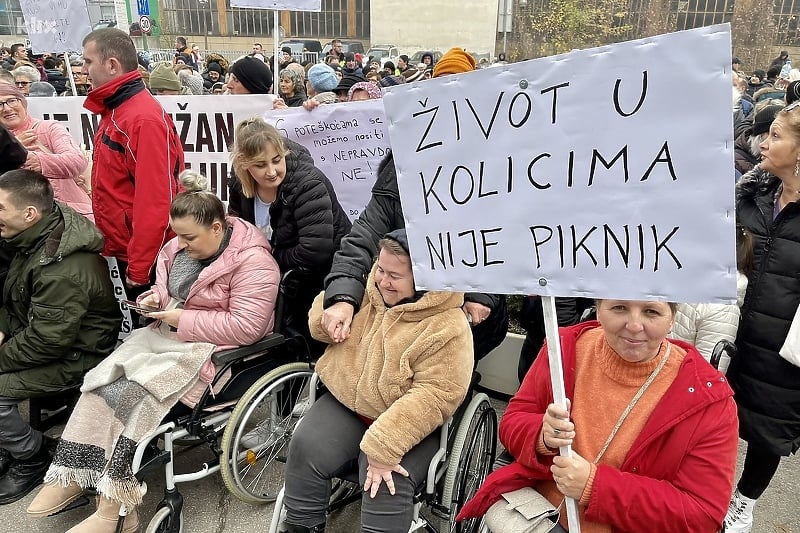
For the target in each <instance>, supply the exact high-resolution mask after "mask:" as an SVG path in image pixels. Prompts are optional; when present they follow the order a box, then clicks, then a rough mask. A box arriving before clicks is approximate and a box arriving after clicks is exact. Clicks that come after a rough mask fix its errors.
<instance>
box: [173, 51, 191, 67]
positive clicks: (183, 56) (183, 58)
mask: <svg viewBox="0 0 800 533" xmlns="http://www.w3.org/2000/svg"><path fill="white" fill-rule="evenodd" d="M178 59H180V60H181V61H183V62H184V63H186V64H187V65H191V64H192V63H193V61H192V58H191V57H190V56H189V54H175V61H177V60H178Z"/></svg>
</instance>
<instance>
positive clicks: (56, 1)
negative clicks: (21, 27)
mask: <svg viewBox="0 0 800 533" xmlns="http://www.w3.org/2000/svg"><path fill="white" fill-rule="evenodd" d="M19 5H20V9H21V10H22V16H23V18H24V19H25V29H26V30H27V31H28V38H29V39H30V41H31V48H32V49H33V52H34V53H35V54H42V53H46V52H62V53H63V52H64V51H68V50H81V48H82V46H83V45H82V42H83V38H84V37H85V36H86V35H87V34H88V33H89V32H91V31H92V23H91V20H90V19H89V11H88V9H87V8H86V2H83V1H80V0H50V1H48V2H42V1H37V0H20V2H19Z"/></svg>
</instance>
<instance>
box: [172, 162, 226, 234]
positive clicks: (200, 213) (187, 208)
mask: <svg viewBox="0 0 800 533" xmlns="http://www.w3.org/2000/svg"><path fill="white" fill-rule="evenodd" d="M180 180H181V183H182V184H183V186H184V187H185V188H186V190H185V191H184V192H182V193H180V194H179V195H178V196H176V197H175V199H174V200H173V201H172V205H170V206H169V216H170V218H172V219H173V220H174V219H176V218H192V219H194V221H195V222H197V223H198V224H200V225H201V226H203V227H206V228H209V227H211V224H213V223H214V222H217V221H219V222H222V227H223V228H226V227H227V222H225V206H224V205H222V202H221V201H220V199H219V198H217V195H216V194H214V193H213V192H211V191H209V190H207V189H206V186H207V185H208V180H207V179H206V177H205V176H203V175H202V174H198V173H196V172H193V171H191V170H184V171H183V172H181V175H180Z"/></svg>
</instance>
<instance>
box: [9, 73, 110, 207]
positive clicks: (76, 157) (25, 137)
mask: <svg viewBox="0 0 800 533" xmlns="http://www.w3.org/2000/svg"><path fill="white" fill-rule="evenodd" d="M0 123H2V124H3V125H4V126H5V127H6V128H8V129H9V130H10V131H11V132H12V133H13V134H14V135H16V137H17V139H19V141H20V143H22V144H23V145H24V146H25V148H27V149H28V159H27V161H25V164H24V165H23V168H27V169H28V170H35V171H36V172H41V173H42V174H44V175H45V176H47V178H48V179H49V180H50V183H51V184H52V186H53V192H54V193H55V197H56V200H58V201H59V202H61V203H64V204H67V205H68V206H70V207H71V208H73V209H74V210H75V211H77V212H78V213H80V214H82V215H84V216H85V217H87V218H89V220H91V221H92V222H94V217H93V216H92V200H91V199H90V198H89V195H88V194H87V192H86V190H84V189H83V188H82V187H81V186H80V185H78V180H79V179H81V178H80V176H81V173H83V171H84V170H86V166H87V165H88V161H87V160H86V157H85V156H84V154H83V151H82V150H81V149H80V147H78V145H76V144H75V141H74V140H73V139H72V136H71V135H70V134H69V132H68V131H67V129H66V128H65V127H64V126H62V125H61V124H60V123H59V122H57V121H54V120H36V119H34V118H33V117H31V116H30V115H28V100H27V99H26V98H25V95H23V94H22V92H21V91H20V90H19V89H17V88H16V87H14V86H13V85H11V84H10V83H0Z"/></svg>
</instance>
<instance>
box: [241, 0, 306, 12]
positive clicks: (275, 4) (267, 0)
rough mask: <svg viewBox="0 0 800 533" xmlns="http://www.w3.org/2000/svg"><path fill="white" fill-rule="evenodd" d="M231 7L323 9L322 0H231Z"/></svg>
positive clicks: (294, 9)
mask: <svg viewBox="0 0 800 533" xmlns="http://www.w3.org/2000/svg"><path fill="white" fill-rule="evenodd" d="M231 7H246V8H251V9H286V10H288V11H322V0H231Z"/></svg>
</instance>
